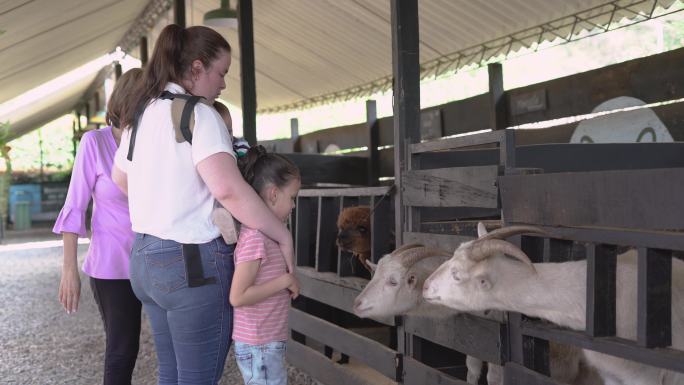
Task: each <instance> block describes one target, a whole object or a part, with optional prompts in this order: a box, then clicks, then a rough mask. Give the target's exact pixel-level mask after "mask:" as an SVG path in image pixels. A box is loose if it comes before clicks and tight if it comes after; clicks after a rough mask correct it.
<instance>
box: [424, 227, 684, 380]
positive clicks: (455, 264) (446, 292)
mask: <svg viewBox="0 0 684 385" xmlns="http://www.w3.org/2000/svg"><path fill="white" fill-rule="evenodd" d="M522 233H541V231H540V230H539V229H536V228H533V227H523V226H514V227H509V228H504V229H500V230H498V231H494V232H492V233H490V234H488V235H486V236H484V237H481V238H479V239H477V240H474V241H470V242H465V243H463V244H461V245H460V246H459V247H458V249H456V251H455V252H454V255H453V257H452V258H451V259H450V260H449V261H448V262H446V263H444V264H443V265H442V266H440V267H439V268H438V269H437V270H436V271H435V272H434V273H433V274H432V275H431V276H430V277H429V278H428V279H427V281H426V282H425V284H424V288H423V289H424V291H423V295H424V297H425V299H426V300H427V301H428V302H431V303H435V304H442V305H446V306H448V307H450V308H452V309H455V310H459V311H478V310H484V309H497V310H505V311H516V312H520V313H524V314H528V315H531V316H535V317H540V318H543V319H546V320H549V321H551V322H553V323H556V324H558V325H561V326H565V327H569V328H572V329H575V330H584V329H585V321H586V320H585V311H586V279H587V278H586V274H587V263H586V261H575V262H563V263H535V264H532V263H531V262H530V260H529V258H528V257H527V255H526V254H525V253H524V252H523V251H522V250H520V249H519V248H518V247H517V246H515V245H513V244H511V243H509V242H506V241H504V240H502V239H503V238H507V237H509V236H511V235H514V234H522ZM504 254H505V255H508V256H511V257H513V259H511V258H506V257H505V256H504ZM521 262H522V263H521ZM672 269H673V270H672V275H673V281H672V304H673V306H672V347H674V348H676V349H680V350H681V349H682V348H684V263H683V262H682V261H680V260H677V259H674V260H673V263H672ZM636 285H637V263H636V253H635V252H634V251H629V252H627V253H624V254H622V255H620V256H619V257H618V265H617V287H616V289H617V290H616V293H617V303H616V312H617V313H616V315H617V325H616V326H617V336H618V337H621V338H627V339H632V340H634V339H636V298H637V287H636ZM584 354H585V357H586V360H587V362H588V363H589V364H590V365H592V366H593V367H595V368H596V369H598V371H599V374H600V375H601V377H602V378H603V380H604V381H605V384H606V385H618V384H619V385H654V384H659V385H684V374H682V373H677V372H673V371H668V370H665V369H660V368H656V367H652V366H648V365H644V364H640V363H637V362H633V361H628V360H625V359H622V358H618V357H615V356H611V355H606V354H602V353H598V352H594V351H590V350H585V351H584Z"/></svg>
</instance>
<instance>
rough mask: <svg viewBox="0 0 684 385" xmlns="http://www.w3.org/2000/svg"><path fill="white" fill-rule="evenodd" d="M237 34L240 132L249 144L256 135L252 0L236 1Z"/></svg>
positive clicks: (254, 139)
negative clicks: (240, 92)
mask: <svg viewBox="0 0 684 385" xmlns="http://www.w3.org/2000/svg"><path fill="white" fill-rule="evenodd" d="M238 34H239V35H240V90H241V91H242V133H243V136H244V137H245V140H247V142H249V144H250V145H255V144H256V142H257V136H256V77H255V66H254V24H253V21H252V0H240V2H239V3H238Z"/></svg>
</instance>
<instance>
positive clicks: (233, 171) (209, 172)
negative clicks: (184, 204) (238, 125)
mask: <svg viewBox="0 0 684 385" xmlns="http://www.w3.org/2000/svg"><path fill="white" fill-rule="evenodd" d="M197 171H198V172H199V174H200V177H201V178H202V180H204V183H206V185H207V187H208V188H209V191H211V194H212V195H213V196H214V198H216V200H218V201H219V203H221V205H223V207H225V208H226V209H227V210H228V211H229V212H230V213H231V214H232V215H233V216H234V217H235V218H236V219H237V220H239V221H240V222H241V223H242V224H244V225H246V226H247V227H250V228H253V229H256V230H259V231H261V232H262V233H264V234H265V235H266V236H267V237H269V238H271V239H273V240H274V241H276V242H278V245H279V246H280V250H281V251H282V253H283V256H284V257H285V262H286V263H287V268H288V270H289V271H290V272H293V271H294V270H293V269H294V263H293V260H294V252H293V250H292V235H291V234H290V232H289V231H288V230H287V227H285V224H284V223H282V222H281V221H280V220H279V219H278V218H276V216H275V215H274V214H273V212H272V211H271V210H269V208H268V207H266V205H265V204H264V202H263V201H262V200H261V198H260V197H259V195H257V193H256V192H255V191H254V189H253V188H252V187H251V186H250V185H248V184H247V182H245V180H244V179H243V178H242V174H240V170H238V167H237V163H236V162H235V159H234V158H233V157H232V156H230V155H229V154H228V153H225V152H219V153H216V154H214V155H211V156H209V157H207V158H205V159H203V160H202V161H200V162H199V163H198V164H197Z"/></svg>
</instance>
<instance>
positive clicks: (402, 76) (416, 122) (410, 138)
mask: <svg viewBox="0 0 684 385" xmlns="http://www.w3.org/2000/svg"><path fill="white" fill-rule="evenodd" d="M390 7H391V19H392V73H393V76H394V84H393V89H394V184H395V185H396V186H397V192H398V194H397V195H396V197H395V237H396V240H397V241H396V244H397V245H401V244H402V239H401V237H402V234H403V230H404V229H403V226H404V223H405V220H406V216H407V215H406V213H405V211H404V207H403V202H402V198H401V191H400V190H401V186H402V173H403V172H404V171H406V168H407V167H406V166H407V164H406V162H407V160H408V145H409V144H411V143H418V142H420V57H419V29H418V0H391V3H390Z"/></svg>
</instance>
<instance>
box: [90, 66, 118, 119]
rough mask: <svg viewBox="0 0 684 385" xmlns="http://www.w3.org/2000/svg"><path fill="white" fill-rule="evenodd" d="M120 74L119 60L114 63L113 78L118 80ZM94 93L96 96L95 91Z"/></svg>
mask: <svg viewBox="0 0 684 385" xmlns="http://www.w3.org/2000/svg"><path fill="white" fill-rule="evenodd" d="M121 74H122V70H121V63H119V62H116V63H114V79H115V80H119V79H120V78H121ZM95 95H96V96H97V93H95ZM98 110H99V109H98Z"/></svg>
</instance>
